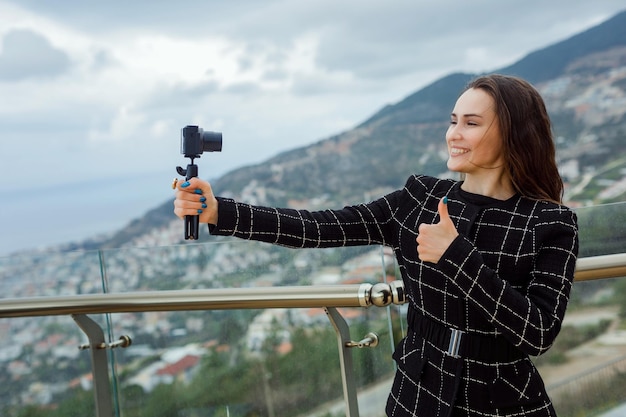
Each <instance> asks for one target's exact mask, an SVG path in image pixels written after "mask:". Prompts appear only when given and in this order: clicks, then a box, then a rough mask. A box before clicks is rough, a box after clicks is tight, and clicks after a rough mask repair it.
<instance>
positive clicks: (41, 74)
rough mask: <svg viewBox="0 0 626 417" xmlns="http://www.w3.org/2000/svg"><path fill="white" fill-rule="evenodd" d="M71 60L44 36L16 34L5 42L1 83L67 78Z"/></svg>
mask: <svg viewBox="0 0 626 417" xmlns="http://www.w3.org/2000/svg"><path fill="white" fill-rule="evenodd" d="M69 68H70V59H69V58H68V56H67V55H66V54H65V53H64V52H63V51H61V50H60V49H57V48H54V47H53V46H52V45H51V44H50V42H49V41H48V40H47V39H46V38H45V37H44V36H42V35H40V34H38V33H36V32H33V31H30V30H24V29H21V30H13V31H10V32H9V33H7V34H6V35H5V36H4V39H3V48H2V55H0V79H3V80H7V81H17V80H23V79H28V78H47V77H55V76H58V75H60V74H63V73H64V72H66V71H67V70H68V69H69Z"/></svg>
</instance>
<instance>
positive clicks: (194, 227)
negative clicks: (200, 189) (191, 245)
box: [176, 159, 200, 240]
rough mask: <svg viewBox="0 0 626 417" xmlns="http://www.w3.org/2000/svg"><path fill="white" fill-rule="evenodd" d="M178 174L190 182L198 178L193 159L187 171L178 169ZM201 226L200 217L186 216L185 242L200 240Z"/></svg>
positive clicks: (196, 167)
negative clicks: (199, 230)
mask: <svg viewBox="0 0 626 417" xmlns="http://www.w3.org/2000/svg"><path fill="white" fill-rule="evenodd" d="M176 172H178V173H179V174H180V175H185V179H186V180H187V181H189V180H190V179H192V178H194V177H197V176H198V166H197V165H196V164H194V163H193V159H192V160H191V164H189V165H187V169H182V168H181V167H176ZM199 226H200V217H199V216H198V215H195V216H190V215H187V216H185V240H198V236H199V232H198V229H199Z"/></svg>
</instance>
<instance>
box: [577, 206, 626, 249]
mask: <svg viewBox="0 0 626 417" xmlns="http://www.w3.org/2000/svg"><path fill="white" fill-rule="evenodd" d="M575 212H576V215H577V216H578V229H579V233H580V251H579V257H581V258H582V257H588V256H599V255H610V254H616V253H625V252H626V203H613V204H604V205H598V206H590V207H581V208H578V209H576V210H575Z"/></svg>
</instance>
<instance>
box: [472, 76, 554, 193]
mask: <svg viewBox="0 0 626 417" xmlns="http://www.w3.org/2000/svg"><path fill="white" fill-rule="evenodd" d="M471 88H475V89H481V90H483V91H485V92H486V93H487V94H489V95H490V96H491V97H492V98H493V100H494V102H495V106H496V108H495V111H496V115H497V117H498V123H499V125H500V132H501V133H502V140H503V146H502V151H503V154H504V160H505V164H506V169H507V170H508V172H509V174H510V176H511V181H512V183H513V187H514V188H515V190H516V191H517V192H518V193H520V194H521V195H523V196H525V197H529V198H532V199H536V200H548V201H553V202H556V203H560V202H561V200H562V198H563V180H562V179H561V175H560V174H559V171H558V168H557V165H556V149H555V146H554V140H553V138H552V127H551V123H550V117H549V116H548V112H547V110H546V105H545V103H544V101H543V99H542V98H541V95H540V94H539V92H538V91H537V90H536V89H535V88H534V87H533V86H532V85H531V84H530V83H528V82H527V81H525V80H523V79H521V78H518V77H513V76H507V75H500V74H490V75H484V76H480V77H478V78H476V79H474V80H473V81H471V82H470V83H469V84H468V86H467V89H468V90H469V89H471Z"/></svg>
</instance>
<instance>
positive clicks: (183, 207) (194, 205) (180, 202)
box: [174, 177, 217, 224]
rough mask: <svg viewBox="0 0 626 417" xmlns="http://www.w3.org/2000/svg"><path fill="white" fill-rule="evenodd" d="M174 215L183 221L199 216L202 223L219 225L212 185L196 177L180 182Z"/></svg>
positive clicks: (177, 185) (177, 187)
mask: <svg viewBox="0 0 626 417" xmlns="http://www.w3.org/2000/svg"><path fill="white" fill-rule="evenodd" d="M174 214H176V216H178V217H179V218H181V219H183V218H184V217H185V216H195V215H198V216H199V220H200V223H209V224H217V199H216V198H215V196H214V195H213V190H212V189H211V184H209V183H208V182H206V181H204V180H201V179H199V178H195V177H194V178H191V179H189V180H187V181H178V182H177V184H176V199H175V200H174Z"/></svg>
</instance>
